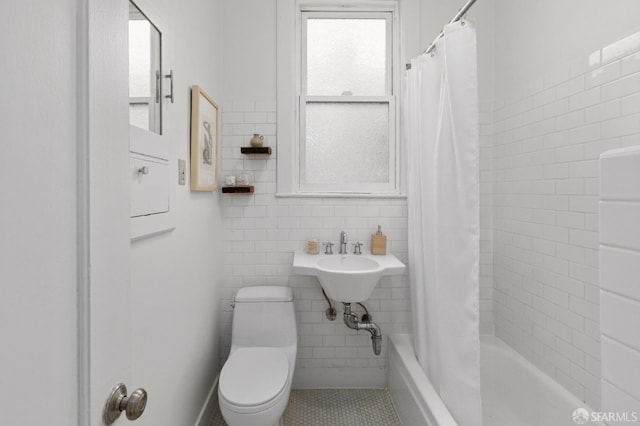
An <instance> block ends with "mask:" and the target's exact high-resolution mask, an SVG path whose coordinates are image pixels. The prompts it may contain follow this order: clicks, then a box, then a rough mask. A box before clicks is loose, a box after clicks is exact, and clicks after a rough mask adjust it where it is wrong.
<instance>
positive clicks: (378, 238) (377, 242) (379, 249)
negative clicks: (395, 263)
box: [371, 225, 387, 256]
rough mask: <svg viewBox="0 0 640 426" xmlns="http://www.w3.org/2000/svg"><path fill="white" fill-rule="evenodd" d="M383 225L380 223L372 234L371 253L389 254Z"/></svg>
mask: <svg viewBox="0 0 640 426" xmlns="http://www.w3.org/2000/svg"><path fill="white" fill-rule="evenodd" d="M381 228H382V227H381V226H380V225H378V231H377V232H376V234H375V235H372V236H371V254H379V255H383V256H384V255H386V254H387V236H386V235H384V234H383V233H382V229H381Z"/></svg>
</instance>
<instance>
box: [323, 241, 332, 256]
mask: <svg viewBox="0 0 640 426" xmlns="http://www.w3.org/2000/svg"><path fill="white" fill-rule="evenodd" d="M322 245H323V246H324V254H333V243H332V242H328V243H323V244H322Z"/></svg>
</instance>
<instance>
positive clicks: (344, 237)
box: [338, 231, 347, 254]
mask: <svg viewBox="0 0 640 426" xmlns="http://www.w3.org/2000/svg"><path fill="white" fill-rule="evenodd" d="M338 253H340V254H347V233H346V232H344V231H342V232H340V251H339V252H338Z"/></svg>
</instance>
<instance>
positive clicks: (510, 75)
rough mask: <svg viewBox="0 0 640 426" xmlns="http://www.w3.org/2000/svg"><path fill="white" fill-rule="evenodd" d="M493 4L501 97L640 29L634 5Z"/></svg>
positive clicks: (594, 1)
mask: <svg viewBox="0 0 640 426" xmlns="http://www.w3.org/2000/svg"><path fill="white" fill-rule="evenodd" d="M480 1H482V0H480ZM494 1H495V34H496V37H495V41H496V44H495V51H496V61H495V81H496V82H500V84H499V85H497V86H496V94H497V97H499V98H500V97H504V95H505V94H506V93H505V89H507V90H508V89H509V88H512V87H513V86H514V85H516V86H519V85H520V83H522V82H524V81H528V80H532V79H533V78H535V77H536V76H542V75H543V74H544V73H546V72H547V71H548V67H549V65H550V64H559V63H565V62H567V61H569V60H571V59H576V58H586V57H587V56H588V55H589V54H591V53H593V52H595V51H596V50H598V49H600V48H602V47H603V46H606V45H608V44H610V43H612V42H614V41H616V40H619V39H621V38H624V37H626V36H628V35H630V34H631V33H632V32H635V31H637V30H639V29H640V23H639V22H638V20H637V19H636V18H637V16H638V13H639V12H640V4H638V2H637V1H636V0H616V1H613V2H611V1H606V0H582V1H578V0H560V1H559V0H538V1H530V0H494Z"/></svg>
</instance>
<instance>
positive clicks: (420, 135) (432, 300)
mask: <svg viewBox="0 0 640 426" xmlns="http://www.w3.org/2000/svg"><path fill="white" fill-rule="evenodd" d="M477 91H478V88H477V65H476V36H475V27H474V25H473V22H470V21H459V22H456V23H452V24H448V25H447V26H445V28H444V37H443V38H441V39H440V40H439V41H438V42H437V43H436V48H435V49H434V50H433V52H432V54H426V55H421V56H420V57H418V58H417V59H414V60H412V61H411V69H410V70H409V72H408V81H407V97H406V99H407V105H406V109H407V117H408V121H407V125H408V145H409V193H408V204H409V231H410V232H409V277H410V281H411V300H412V308H413V332H414V343H415V351H416V357H417V358H418V362H419V363H420V364H421V365H422V368H423V369H424V370H425V372H426V373H427V375H428V376H429V379H430V381H431V383H432V384H433V386H434V387H435V389H436V390H437V391H438V392H439V393H440V396H441V398H442V400H443V401H444V403H445V404H446V405H447V407H448V408H449V411H450V412H451V414H452V415H453V417H454V418H455V419H456V421H457V422H458V423H459V424H460V425H461V426H475V425H482V405H481V399H480V341H479V329H478V325H479V319H478V311H479V309H478V304H479V302H478V280H479V277H478V261H479V188H478V179H479V178H478V173H479V172H478V150H479V148H478V145H479V136H478V134H479V133H478V94H477Z"/></svg>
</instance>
